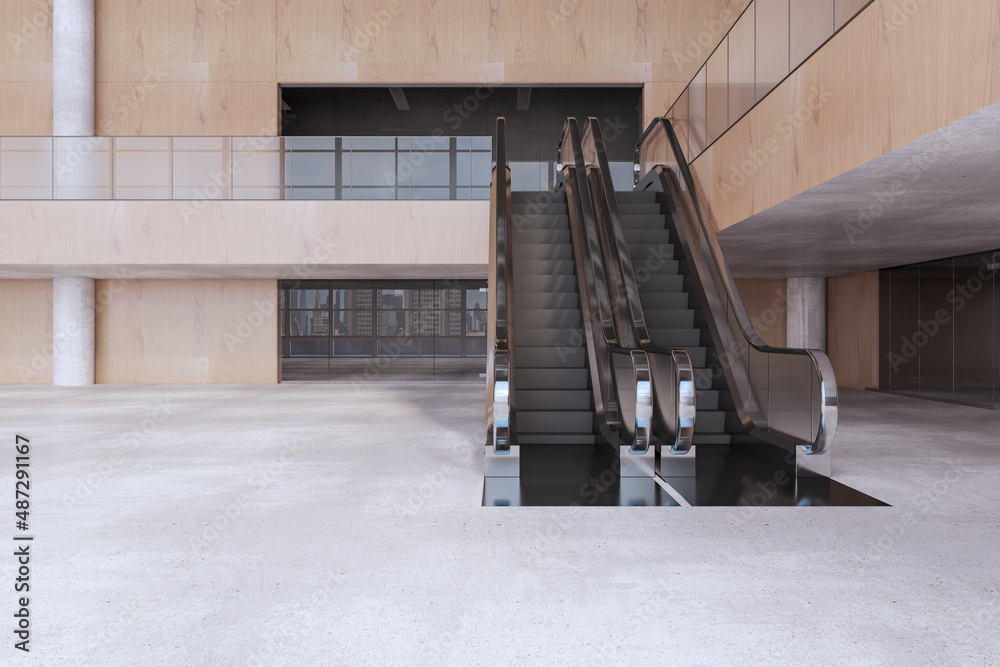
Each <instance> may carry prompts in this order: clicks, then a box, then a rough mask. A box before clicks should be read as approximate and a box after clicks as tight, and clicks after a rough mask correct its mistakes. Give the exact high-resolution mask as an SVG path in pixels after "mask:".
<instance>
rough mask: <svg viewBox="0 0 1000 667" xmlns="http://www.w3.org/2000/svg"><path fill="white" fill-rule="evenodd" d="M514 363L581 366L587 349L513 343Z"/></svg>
mask: <svg viewBox="0 0 1000 667" xmlns="http://www.w3.org/2000/svg"><path fill="white" fill-rule="evenodd" d="M514 363H515V364H516V365H517V367H518V368H560V367H562V368H583V367H584V366H585V365H586V363H587V351H586V348H583V347H568V346H560V347H521V346H519V345H516V344H515V347H514Z"/></svg>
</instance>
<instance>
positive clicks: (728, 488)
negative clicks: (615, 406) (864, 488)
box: [483, 444, 886, 507]
mask: <svg viewBox="0 0 1000 667" xmlns="http://www.w3.org/2000/svg"><path fill="white" fill-rule="evenodd" d="M789 460H790V457H788V456H787V453H786V452H785V451H784V450H781V449H779V448H777V447H772V446H769V445H763V444H762V445H753V446H741V445H732V446H730V445H721V446H701V447H699V450H698V466H697V468H698V471H697V476H696V477H694V478H667V479H664V480H658V479H648V478H622V477H620V475H619V474H618V466H617V465H616V462H615V461H614V456H613V454H612V452H611V450H610V448H607V447H603V446H599V445H535V446H523V447H522V448H521V477H520V478H519V479H514V478H511V479H503V478H487V479H486V480H485V483H484V486H483V505H484V506H516V505H519V506H584V507H586V506H597V507H600V506H605V507H606V506H659V507H663V506H679V505H680V504H681V503H679V502H678V500H677V499H675V497H674V496H677V497H679V498H682V499H683V500H684V501H686V503H687V504H690V505H692V506H715V507H758V506H759V507H774V506H784V507H794V506H797V507H822V506H828V507H829V506H886V503H883V502H882V501H880V500H877V499H876V498H873V497H871V496H869V495H867V494H865V493H862V492H860V491H857V490H855V489H852V488H851V487H849V486H846V485H844V484H841V483H840V482H838V481H836V480H833V479H829V478H826V477H800V478H796V477H795V469H794V459H793V458H792V459H791V461H792V463H791V464H789ZM668 488H669V490H668Z"/></svg>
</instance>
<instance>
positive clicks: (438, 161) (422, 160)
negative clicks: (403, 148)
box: [409, 153, 451, 187]
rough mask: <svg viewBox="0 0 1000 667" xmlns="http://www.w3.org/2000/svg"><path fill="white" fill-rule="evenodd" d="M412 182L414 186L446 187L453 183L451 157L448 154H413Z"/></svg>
mask: <svg viewBox="0 0 1000 667" xmlns="http://www.w3.org/2000/svg"><path fill="white" fill-rule="evenodd" d="M409 158H410V161H411V162H412V164H413V171H412V176H411V182H412V185H414V186H418V185H419V186H424V187H426V186H431V185H444V186H447V185H448V184H449V183H451V159H450V158H451V156H450V155H449V154H448V153H412V154H411V155H410V156H409Z"/></svg>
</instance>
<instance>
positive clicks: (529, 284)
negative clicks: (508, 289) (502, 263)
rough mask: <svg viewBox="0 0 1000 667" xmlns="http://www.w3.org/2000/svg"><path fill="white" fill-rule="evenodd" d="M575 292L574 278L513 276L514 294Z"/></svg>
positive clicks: (532, 275) (567, 276) (517, 274)
mask: <svg viewBox="0 0 1000 667" xmlns="http://www.w3.org/2000/svg"><path fill="white" fill-rule="evenodd" d="M576 291H577V286H576V276H573V275H566V274H558V275H551V276H546V275H541V274H537V273H536V274H519V273H515V274H514V294H517V293H518V292H573V293H574V294H575V293H576Z"/></svg>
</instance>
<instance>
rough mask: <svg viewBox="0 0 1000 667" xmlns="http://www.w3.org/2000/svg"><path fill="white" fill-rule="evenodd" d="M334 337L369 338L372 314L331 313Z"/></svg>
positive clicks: (360, 311) (362, 312)
mask: <svg viewBox="0 0 1000 667" xmlns="http://www.w3.org/2000/svg"><path fill="white" fill-rule="evenodd" d="M333 335H334V336H371V335H372V313H371V311H370V310H335V311H333Z"/></svg>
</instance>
